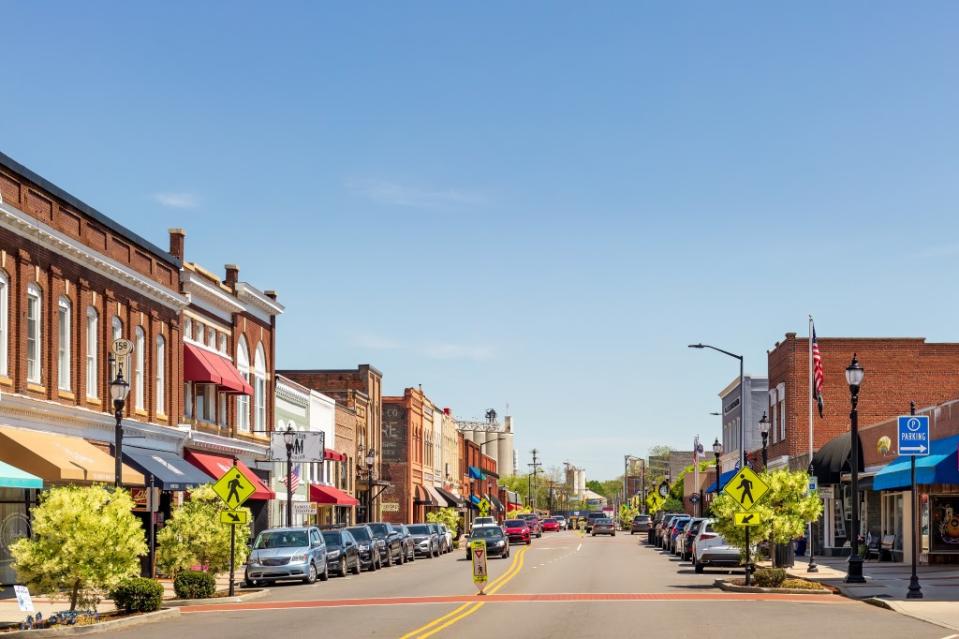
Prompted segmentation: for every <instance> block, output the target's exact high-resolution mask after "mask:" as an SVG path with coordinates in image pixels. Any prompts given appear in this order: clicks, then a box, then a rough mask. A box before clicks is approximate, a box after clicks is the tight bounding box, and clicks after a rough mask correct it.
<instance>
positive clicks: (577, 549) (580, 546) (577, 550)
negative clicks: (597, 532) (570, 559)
mask: <svg viewBox="0 0 959 639" xmlns="http://www.w3.org/2000/svg"><path fill="white" fill-rule="evenodd" d="M582 547H583V544H582V542H580V544H579V545H578V546H576V552H579V549H580V548H582Z"/></svg>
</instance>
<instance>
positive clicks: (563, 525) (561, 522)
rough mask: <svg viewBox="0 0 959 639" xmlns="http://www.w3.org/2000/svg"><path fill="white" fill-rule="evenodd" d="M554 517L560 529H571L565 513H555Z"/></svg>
mask: <svg viewBox="0 0 959 639" xmlns="http://www.w3.org/2000/svg"><path fill="white" fill-rule="evenodd" d="M553 519H555V520H556V522H557V523H558V524H559V529H560V530H568V529H569V522H568V521H566V517H564V516H563V515H555V516H554V517H553Z"/></svg>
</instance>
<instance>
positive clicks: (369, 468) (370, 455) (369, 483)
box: [366, 448, 376, 523]
mask: <svg viewBox="0 0 959 639" xmlns="http://www.w3.org/2000/svg"><path fill="white" fill-rule="evenodd" d="M375 463H376V451H375V450H373V449H372V448H368V449H367V450H366V523H370V522H371V521H373V464H375Z"/></svg>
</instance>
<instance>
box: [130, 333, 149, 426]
mask: <svg viewBox="0 0 959 639" xmlns="http://www.w3.org/2000/svg"><path fill="white" fill-rule="evenodd" d="M134 335H135V339H136V352H135V353H134V354H133V359H134V367H133V370H134V375H133V383H134V406H135V407H136V409H137V410H146V395H147V392H146V380H145V379H144V375H145V372H146V371H145V370H144V369H145V368H146V353H144V351H145V350H146V333H145V332H144V331H143V327H142V326H137V327H136V330H135V331H134Z"/></svg>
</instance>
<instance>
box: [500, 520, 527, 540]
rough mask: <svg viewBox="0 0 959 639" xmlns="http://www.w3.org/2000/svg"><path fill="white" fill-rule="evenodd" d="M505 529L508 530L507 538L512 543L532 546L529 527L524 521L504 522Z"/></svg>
mask: <svg viewBox="0 0 959 639" xmlns="http://www.w3.org/2000/svg"><path fill="white" fill-rule="evenodd" d="M503 528H505V529H506V536H507V537H509V541H510V543H513V542H519V543H524V544H526V545H527V546H528V545H529V544H530V537H529V526H527V525H526V520H524V519H507V520H506V521H505V522H503Z"/></svg>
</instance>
